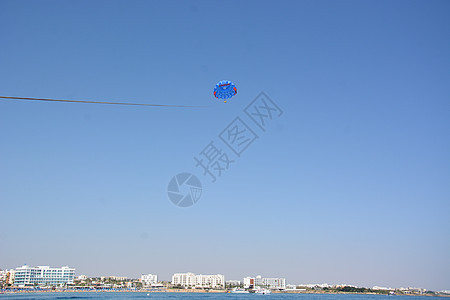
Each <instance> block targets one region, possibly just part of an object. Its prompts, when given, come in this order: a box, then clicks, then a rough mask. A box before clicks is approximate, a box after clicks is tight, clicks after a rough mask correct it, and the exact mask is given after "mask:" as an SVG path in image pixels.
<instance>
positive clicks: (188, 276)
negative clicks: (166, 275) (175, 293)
mask: <svg viewBox="0 0 450 300" xmlns="http://www.w3.org/2000/svg"><path fill="white" fill-rule="evenodd" d="M172 284H173V285H181V286H183V287H193V286H195V274H194V273H175V274H173V276H172Z"/></svg>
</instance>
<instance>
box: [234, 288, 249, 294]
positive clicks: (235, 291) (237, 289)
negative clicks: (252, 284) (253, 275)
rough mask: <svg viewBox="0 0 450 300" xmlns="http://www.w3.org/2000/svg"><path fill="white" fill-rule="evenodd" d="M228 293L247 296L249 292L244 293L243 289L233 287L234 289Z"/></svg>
mask: <svg viewBox="0 0 450 300" xmlns="http://www.w3.org/2000/svg"><path fill="white" fill-rule="evenodd" d="M230 293H233V294H248V293H249V292H248V291H246V290H245V289H242V288H237V287H235V288H233V289H232V290H231V291H230Z"/></svg>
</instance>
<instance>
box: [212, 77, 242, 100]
mask: <svg viewBox="0 0 450 300" xmlns="http://www.w3.org/2000/svg"><path fill="white" fill-rule="evenodd" d="M236 94H237V88H236V86H235V85H234V83H232V82H231V81H229V80H222V81H219V83H217V84H216V87H215V88H214V97H216V98H217V99H224V101H223V102H227V99H229V98H231V97H233V96H234V95H236Z"/></svg>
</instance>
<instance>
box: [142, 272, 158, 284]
mask: <svg viewBox="0 0 450 300" xmlns="http://www.w3.org/2000/svg"><path fill="white" fill-rule="evenodd" d="M141 282H142V284H143V285H144V286H151V285H152V284H155V283H157V282H158V276H157V275H153V274H146V275H141Z"/></svg>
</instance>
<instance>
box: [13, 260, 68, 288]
mask: <svg viewBox="0 0 450 300" xmlns="http://www.w3.org/2000/svg"><path fill="white" fill-rule="evenodd" d="M74 277H75V269H72V268H69V267H62V268H50V267H49V266H37V267H29V266H26V265H25V266H22V267H19V268H16V274H15V278H14V285H15V286H19V287H24V286H29V285H44V286H58V285H64V284H73V278H74Z"/></svg>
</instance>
